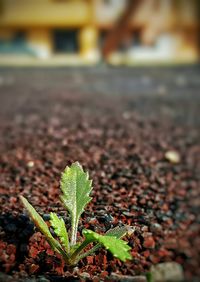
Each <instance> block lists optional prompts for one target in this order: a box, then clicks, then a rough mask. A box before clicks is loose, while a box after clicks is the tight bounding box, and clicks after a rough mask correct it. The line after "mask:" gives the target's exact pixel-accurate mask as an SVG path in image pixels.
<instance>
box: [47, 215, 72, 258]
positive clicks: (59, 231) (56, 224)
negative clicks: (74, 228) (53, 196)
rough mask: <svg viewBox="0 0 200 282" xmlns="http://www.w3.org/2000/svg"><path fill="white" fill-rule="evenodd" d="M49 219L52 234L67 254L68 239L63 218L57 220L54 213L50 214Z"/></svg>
mask: <svg viewBox="0 0 200 282" xmlns="http://www.w3.org/2000/svg"><path fill="white" fill-rule="evenodd" d="M50 217H51V219H50V223H51V226H52V227H53V229H54V232H55V233H56V235H57V236H58V237H59V238H60V241H61V244H62V245H63V247H64V248H65V250H66V251H67V252H68V253H69V238H68V233H67V230H66V227H65V222H64V220H63V218H59V217H58V216H57V214H56V213H54V212H51V213H50Z"/></svg>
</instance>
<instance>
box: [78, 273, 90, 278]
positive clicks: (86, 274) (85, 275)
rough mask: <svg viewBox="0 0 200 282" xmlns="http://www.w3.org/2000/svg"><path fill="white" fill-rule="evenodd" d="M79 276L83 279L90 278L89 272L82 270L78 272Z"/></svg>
mask: <svg viewBox="0 0 200 282" xmlns="http://www.w3.org/2000/svg"><path fill="white" fill-rule="evenodd" d="M80 276H81V278H83V279H89V278H90V274H89V273H87V272H82V273H80Z"/></svg>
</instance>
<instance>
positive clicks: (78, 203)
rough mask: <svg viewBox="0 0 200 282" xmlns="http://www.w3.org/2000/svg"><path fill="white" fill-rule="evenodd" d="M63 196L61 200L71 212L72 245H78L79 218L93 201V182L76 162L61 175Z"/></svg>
mask: <svg viewBox="0 0 200 282" xmlns="http://www.w3.org/2000/svg"><path fill="white" fill-rule="evenodd" d="M60 186H61V190H62V193H63V194H62V195H61V200H62V202H63V203H64V205H65V207H66V208H67V210H68V211H69V213H70V215H71V220H72V232H71V233H72V235H71V245H75V244H76V236H77V234H76V233H77V229H78V221H79V218H80V216H81V214H82V212H83V211H84V208H85V206H86V205H87V204H88V203H89V202H90V201H91V199H92V198H91V197H90V196H89V194H90V191H91V190H92V181H91V180H89V176H88V173H87V172H84V171H83V169H82V167H81V165H80V164H79V163H78V162H76V163H73V164H72V165H71V166H70V167H66V169H65V170H64V172H63V173H62V175H61V182H60Z"/></svg>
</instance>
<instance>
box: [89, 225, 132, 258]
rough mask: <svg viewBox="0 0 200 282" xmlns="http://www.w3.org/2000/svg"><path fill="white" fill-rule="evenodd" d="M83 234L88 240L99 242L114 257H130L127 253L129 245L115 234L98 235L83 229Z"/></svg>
mask: <svg viewBox="0 0 200 282" xmlns="http://www.w3.org/2000/svg"><path fill="white" fill-rule="evenodd" d="M83 235H84V236H85V238H86V240H87V241H88V242H99V243H100V244H102V245H103V246H104V247H105V248H106V249H107V250H108V251H110V252H111V253H112V254H113V256H114V257H116V258H118V259H120V260H122V261H126V260H128V259H129V260H130V259H132V256H131V254H130V253H129V251H130V249H131V247H130V246H128V245H127V242H126V241H123V240H121V239H118V238H116V237H115V236H108V235H100V234H98V233H96V232H93V231H91V230H83Z"/></svg>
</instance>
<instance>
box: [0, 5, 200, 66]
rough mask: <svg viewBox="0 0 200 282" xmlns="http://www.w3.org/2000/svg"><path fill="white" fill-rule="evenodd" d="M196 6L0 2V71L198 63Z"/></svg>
mask: <svg viewBox="0 0 200 282" xmlns="http://www.w3.org/2000/svg"><path fill="white" fill-rule="evenodd" d="M199 7H200V1H198V0H189V1H188V0H135V1H130V0H28V1H27V0H0V65H14V64H16V65H18V64H19V65H26V64H27V65H34V64H36V65H38V64H42V65H91V64H98V63H99V62H104V61H105V62H108V63H110V64H112V65H134V64H144V63H145V64H148V63H150V64H155V63H160V62H164V63H196V62H198V61H199V54H200V52H199V50H200V48H199V42H200V40H199V33H200V32H199V28H200V24H199V14H200V13H199Z"/></svg>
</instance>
